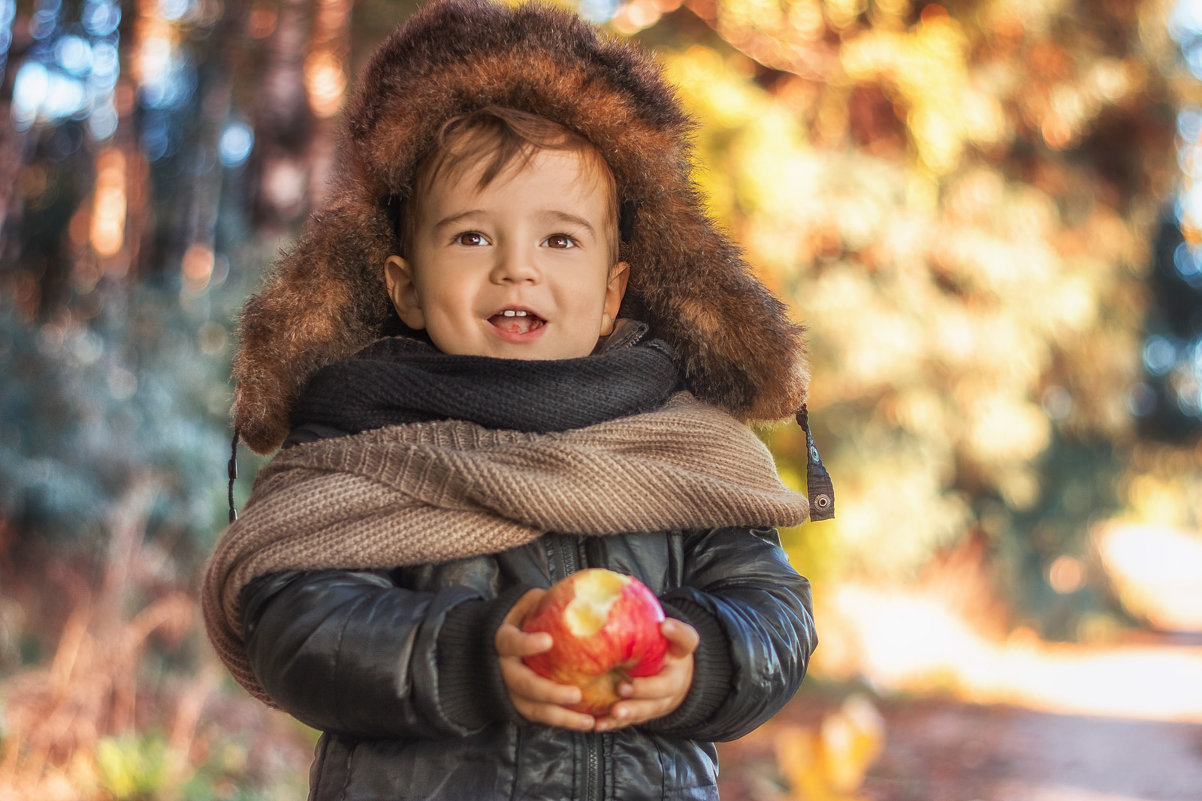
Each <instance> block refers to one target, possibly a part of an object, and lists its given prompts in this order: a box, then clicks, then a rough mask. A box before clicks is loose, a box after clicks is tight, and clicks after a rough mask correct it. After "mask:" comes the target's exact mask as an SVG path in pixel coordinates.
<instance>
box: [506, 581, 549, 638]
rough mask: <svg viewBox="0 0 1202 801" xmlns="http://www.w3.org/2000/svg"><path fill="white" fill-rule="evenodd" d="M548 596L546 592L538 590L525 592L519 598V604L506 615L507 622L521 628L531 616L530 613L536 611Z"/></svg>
mask: <svg viewBox="0 0 1202 801" xmlns="http://www.w3.org/2000/svg"><path fill="white" fill-rule="evenodd" d="M546 594H547V591H546V590H542V589H537V588H535V589H531V590H527V591H526V592H524V593H523V594H522V597H521V598H518V600H517V603H515V604H514V605H513V606H512V607H510V608H509V612H508V613H507V614H506V615H505V622H506V623H512V624H513V625H515V626H517V627H519V628H521V625H522V622H523V621H525V619H526V618H527V617H529V616H530V613H531V612H533V611H534V610H535V608H536V607H537V606H538V604H539V601H541V600H542V598H543V596H544V595H546Z"/></svg>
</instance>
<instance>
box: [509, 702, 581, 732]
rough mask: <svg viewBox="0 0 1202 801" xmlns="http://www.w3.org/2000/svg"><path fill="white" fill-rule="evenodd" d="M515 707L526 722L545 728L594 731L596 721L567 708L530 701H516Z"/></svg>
mask: <svg viewBox="0 0 1202 801" xmlns="http://www.w3.org/2000/svg"><path fill="white" fill-rule="evenodd" d="M514 706H515V707H516V708H517V710H518V712H519V713H520V714H521V715H522V717H524V718H525V719H526V720H529V721H531V722H532V723H542V724H543V725H545V726H559V727H560V728H564V729H574V730H576V731H592V730H593V728H594V727H595V726H596V719H595V718H594V717H593V716H592V715H585V714H584V713H582V712H576V711H574V710H571V709H568V708H566V707H562V706H558V705H555V704H540V703H535V702H533V701H530V700H528V699H514Z"/></svg>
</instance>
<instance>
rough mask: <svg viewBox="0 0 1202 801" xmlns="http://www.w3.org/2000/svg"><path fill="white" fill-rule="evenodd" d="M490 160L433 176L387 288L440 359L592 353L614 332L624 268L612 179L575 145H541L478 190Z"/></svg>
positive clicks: (388, 272)
mask: <svg viewBox="0 0 1202 801" xmlns="http://www.w3.org/2000/svg"><path fill="white" fill-rule="evenodd" d="M482 169H483V164H476V165H473V166H471V167H470V168H469V169H466V170H458V171H451V172H449V173H448V172H447V171H444V172H443V173H441V174H439V175H436V176H435V177H434V179H433V180H432V181H431V182H430V184H429V187H428V190H427V191H426V192H425V193H424V194H423V195H422V196H421V198H420V202H419V203H418V204H417V218H416V220H415V230H414V234H413V241H412V244H411V247H410V249H409V250H410V254H409V259H408V260H406V259H403V258H401V257H400V256H391V257H389V259H388V262H387V264H386V266H385V278H386V281H387V284H388V292H389V295H390V296H391V297H392V301H393V304H394V305H395V306H396V309H397V313H398V314H399V315H400V317H401V319H402V320H403V321H404V322H405V324H406V325H408V326H409V327H410V328H414V329H418V330H421V329H424V330H425V331H426V332H427V333H428V334H429V336H430V339H431V340H432V341H433V342H434V345H435V346H436V347H437V348H438V349H439V350H441V351H442V352H443V353H450V354H460V355H475V356H495V357H499V358H507V359H569V358H575V357H578V356H587V355H588V354H589V353H591V352H592V350H593V348H594V347H595V346H596V344H597V339H598V337H600V336H603V335H606V334H609V333H611V332H612V331H613V324H614V318H615V316H616V315H617V313H618V307H619V305H620V304H621V302H622V294H623V292H624V291H625V289H626V278H627V275H628V270H627V266H626V264H625V263H624V262H618V263H616V264H615V263H614V262H613V258H614V255H613V252H612V242H613V240H614V239H615V238H616V237H615V236H614V226H615V225H616V220H614V219H612V218H613V213H612V211H611V209H612V202H611V198H610V192H612V189H611V188H610V185H609V184H608V182H607V181H605V180H603V179H602V177H601V176H599V175H597V174H596V172H595V169H594V168H593V167H592V165H591V163H590V162H588V161H587V160H586V159H585V158H584V157H583V156H582V154H581V153H579V152H577V151H575V150H537V151H535V152H534V154H533V155H532V157H531V159H530V160H529V161H528V162H524V161H522V160H521V159H517V160H515V161H514V162H512V163H511V164H510V165H509V166H508V167H506V168H505V170H504V171H503V172H502V173H501V174H500V175H498V176H497V177H496V178H495V179H494V180H493V181H492V182H491V183H489V184H488V185H487V186H485V187H483V188H481V187H480V186H479V176H480V173H481V171H482Z"/></svg>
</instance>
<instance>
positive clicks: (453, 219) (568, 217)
mask: <svg viewBox="0 0 1202 801" xmlns="http://www.w3.org/2000/svg"><path fill="white" fill-rule="evenodd" d="M484 213H485V211H484V210H483V209H467V210H466V211H460V212H456V213H455V214H450V215H448V216H446V217H443V218H442V219H441V220H439V221H438V222H436V223H434V228H435V229H440V228H446V227H448V226H452V225H455V224H456V223H459V222H462V221H463V220H467V219H470V218H472V217H474V216H476V215H478V214H484ZM542 214H543V215H544V216H546V217H550V218H552V219H554V220H557V221H559V222H564V223H572V224H574V225H579V226H580V227H581V228H583V229H585V230H586V231H588V232H589V234H590V235H592V236H596V235H597V229H596V228H595V227H594V226H593V224H592V223H590V222H589V221H588V220H586V219H585V218H583V217H581V216H580V215H578V214H571V213H569V212H566V211H560V210H558V209H547V210H545V211H543V212H542Z"/></svg>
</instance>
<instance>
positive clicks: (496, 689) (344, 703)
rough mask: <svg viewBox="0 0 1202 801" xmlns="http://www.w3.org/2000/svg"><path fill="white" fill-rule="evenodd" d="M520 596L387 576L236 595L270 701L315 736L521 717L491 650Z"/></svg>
mask: <svg viewBox="0 0 1202 801" xmlns="http://www.w3.org/2000/svg"><path fill="white" fill-rule="evenodd" d="M524 589H525V588H522V587H515V588H513V589H512V590H511V591H508V592H506V593H505V594H504V595H502V596H500V597H498V598H495V599H488V600H486V599H483V598H481V597H480V596H479V595H477V594H475V593H473V592H472V591H470V590H468V589H464V588H451V589H446V590H440V591H438V592H432V593H431V592H416V591H412V590H408V589H405V588H403V587H398V586H397V585H396V584H395V583H393V581H392V580H391V578H390V576H389V574H388V573H386V572H370V571H364V572H352V571H335V570H327V571H309V572H285V573H275V574H271V575H268V576H265V577H261V578H259V579H256V580H255V581H253V582H252V583H251V584H250V585H248V586H247V588H246V590H244V592H243V609H244V610H245V611H244V615H243V630H244V638H245V642H246V649H247V655H248V657H249V660H250V664H251V666H252V668H253V669H254V671H255V674H256V676H257V677H258V679H259V681H260V683H262V685H263V687H264V688H265V689H266V690H267V692H268V693H269V694H270V695H271V697H272V699H273V700H274V701H275V702H276V703H277V704H279V705H280V707H281V708H283V709H284V710H285V711H287V712H288V713H290V714H291V715H293V716H294V717H296V718H297V719H298V720H300V721H302V722H304V723H306V724H308V725H310V726H313V727H314V728H317V729H320V730H322V731H336V732H341V733H347V734H353V735H357V736H362V737H445V736H448V735H462V734H466V733H469V732H471V731H474V730H476V729H479V728H481V727H482V726H484V725H486V724H487V723H489V722H491V721H493V720H498V719H505V718H507V717H509V716H512V715H516V712H515V711H513V709H512V706H511V705H510V704H509V701H508V696H507V695H506V694H505V692H504V684H503V682H502V681H501V678H500V669H499V667H498V664H497V656H496V650H495V648H493V647H491V645H492V642H493V634H494V633H495V631H496V628H497V627H498V626H499V625H500V622H501V620H502V618H503V617H504V616H505V613H506V612H507V611H508V609H509V608H510V607H511V606H512V605H513V603H514V601H516V599H517V597H518V595H520V591H522V590H524ZM440 663H441V665H442V666H443V667H444V668H445V666H446V665H453V666H454V669H441V670H440Z"/></svg>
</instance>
